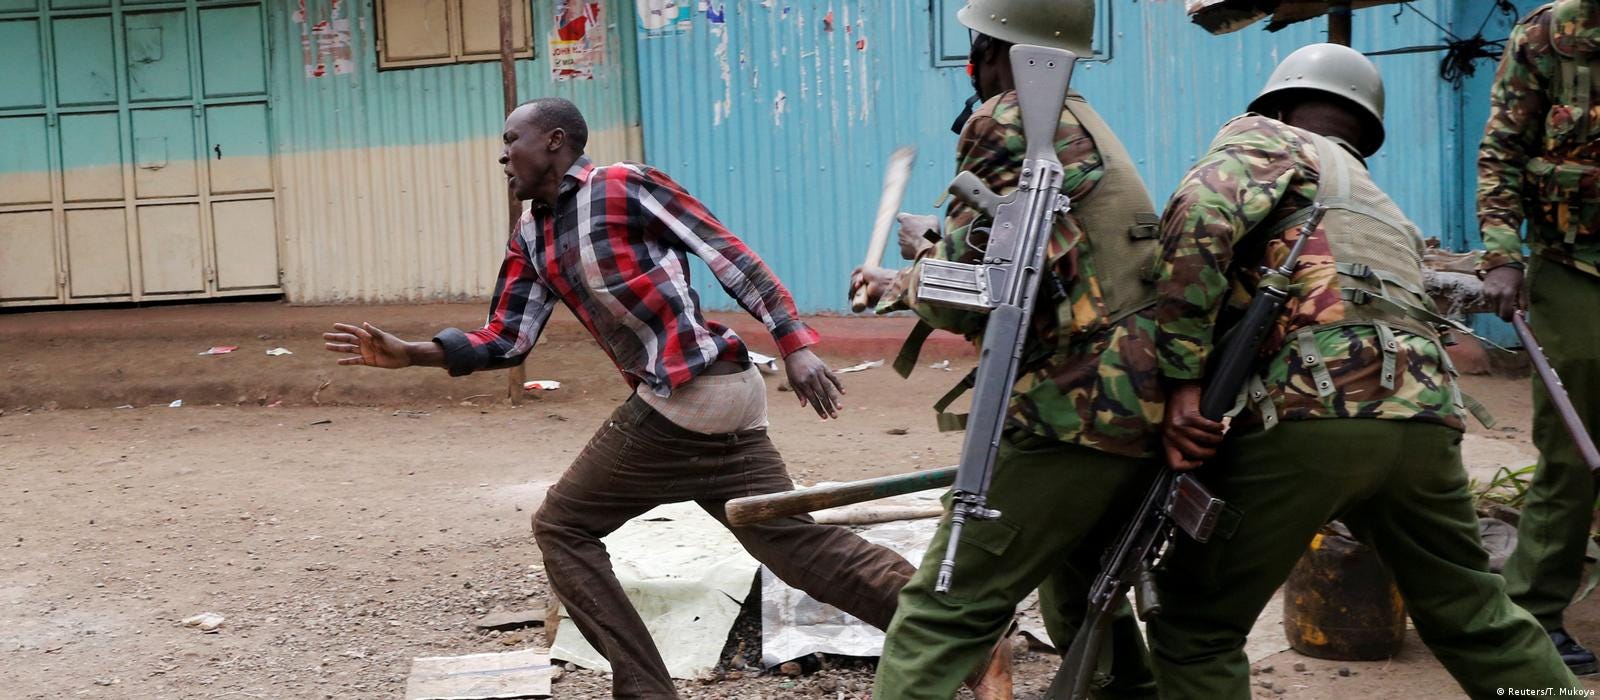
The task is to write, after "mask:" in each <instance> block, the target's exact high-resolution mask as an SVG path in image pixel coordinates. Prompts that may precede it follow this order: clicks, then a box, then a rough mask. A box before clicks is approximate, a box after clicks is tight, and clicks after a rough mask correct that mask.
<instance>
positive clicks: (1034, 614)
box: [761, 489, 1289, 667]
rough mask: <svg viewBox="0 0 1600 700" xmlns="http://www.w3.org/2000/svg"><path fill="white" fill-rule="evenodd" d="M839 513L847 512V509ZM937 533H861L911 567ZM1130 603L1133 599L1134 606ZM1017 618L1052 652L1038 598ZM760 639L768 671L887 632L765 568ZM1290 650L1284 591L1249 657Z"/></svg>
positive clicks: (892, 529)
mask: <svg viewBox="0 0 1600 700" xmlns="http://www.w3.org/2000/svg"><path fill="white" fill-rule="evenodd" d="M942 493H943V491H942V490H941V489H933V490H929V491H923V492H920V493H917V494H909V495H906V496H897V497H895V498H891V499H884V500H882V501H877V502H875V503H877V504H881V505H884V506H893V507H906V508H908V509H910V508H914V507H915V506H916V505H917V504H919V503H926V502H927V501H929V500H932V501H934V502H937V499H938V497H939V496H940V495H941V494H942ZM835 510H838V511H844V510H845V508H840V509H835ZM937 527H938V520H936V519H922V520H907V521H898V522H890V523H882V524H878V525H869V526H865V527H860V528H856V531H857V532H858V533H859V534H861V536H862V537H864V538H866V539H867V540H868V541H869V542H874V543H877V544H882V545H884V546H886V547H889V548H891V549H893V550H895V551H897V552H899V553H900V555H901V556H904V557H905V558H906V559H907V560H908V561H910V562H911V563H912V564H921V562H922V556H923V554H924V553H925V552H926V551H927V548H928V543H929V541H931V540H932V539H933V533H934V530H935V528H937ZM957 575H959V572H957ZM1131 598H1132V597H1131V595H1130V601H1131ZM1017 612H1018V615H1019V619H1018V622H1019V624H1020V626H1021V632H1022V634H1023V635H1026V636H1028V637H1031V638H1032V640H1033V641H1034V642H1035V643H1037V644H1039V645H1042V646H1045V647H1050V646H1051V643H1050V639H1049V637H1048V635H1047V634H1046V633H1045V629H1044V620H1043V618H1042V617H1041V615H1040V611H1039V596H1038V593H1037V592H1035V593H1032V594H1029V596H1028V597H1027V598H1026V599H1024V600H1023V601H1022V602H1021V603H1020V604H1018V606H1017ZM1139 626H1140V628H1141V630H1142V629H1143V627H1144V624H1143V623H1142V622H1141V623H1140V624H1139ZM761 635H762V649H761V663H762V665H764V666H767V667H772V666H777V665H779V664H781V663H783V662H785V661H790V660H793V659H797V658H800V657H802V656H806V655H808V654H813V653H816V652H822V653H825V654H843V655H847V656H878V655H880V654H882V652H883V633H882V632H879V631H878V630H877V629H875V628H873V627H872V626H871V625H868V624H866V623H864V622H861V621H860V620H857V619H856V618H854V617H851V616H850V615H847V614H845V613H844V612H843V611H841V610H839V609H838V608H835V607H833V606H831V605H824V604H822V603H819V602H817V601H816V600H814V599H812V598H811V596H808V595H806V594H805V593H802V592H800V591H798V590H796V589H794V588H792V587H790V586H789V585H788V584H786V583H784V582H782V581H780V580H778V577H776V576H774V575H773V574H772V572H771V571H770V570H768V569H767V568H766V567H762V568H761ZM1288 648H1289V642H1288V638H1287V636H1286V635H1285V633H1284V630H1283V593H1282V592H1281V591H1279V592H1278V593H1277V594H1275V595H1274V596H1273V597H1272V600H1270V601H1268V603H1267V605H1266V607H1265V608H1264V609H1263V610H1262V611H1261V615H1260V617H1258V618H1257V619H1256V623H1255V627H1254V628H1253V629H1252V630H1251V631H1250V637H1249V640H1248V642H1246V644H1245V652H1246V653H1247V654H1249V656H1250V658H1251V659H1253V660H1260V659H1264V658H1266V657H1268V656H1271V655H1273V654H1276V653H1278V652H1280V651H1283V650H1286V649H1288Z"/></svg>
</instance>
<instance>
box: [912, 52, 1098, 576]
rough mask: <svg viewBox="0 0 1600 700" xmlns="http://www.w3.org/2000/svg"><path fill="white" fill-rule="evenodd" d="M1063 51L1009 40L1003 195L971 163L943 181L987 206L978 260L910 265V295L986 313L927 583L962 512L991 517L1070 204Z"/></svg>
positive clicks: (1067, 68) (1068, 56)
mask: <svg viewBox="0 0 1600 700" xmlns="http://www.w3.org/2000/svg"><path fill="white" fill-rule="evenodd" d="M1077 58H1078V57H1077V56H1076V55H1075V54H1073V53H1072V52H1071V51H1066V50H1063V49H1054V48H1046V47H1042V46H1031V45H1026V44H1020V45H1017V46H1013V47H1011V72H1012V76H1013V77H1014V78H1015V81H1016V86H1017V106H1018V107H1019V108H1020V110H1021V113H1022V132H1023V138H1024V139H1025V141H1026V144H1027V152H1026V153H1025V154H1024V156H1023V161H1022V176H1021V177H1020V178H1019V179H1018V185H1017V189H1016V190H1015V191H1012V192H1010V193H1009V194H1007V195H1006V196H1004V197H1001V196H999V195H997V194H995V193H994V192H992V191H990V190H989V188H988V187H987V186H985V185H984V184H983V182H982V181H981V180H979V179H978V177H977V176H976V175H973V174H972V173H971V172H970V171H967V172H962V173H961V174H960V175H957V176H956V179H955V180H954V181H953V182H951V183H950V193H951V194H953V195H955V196H956V197H957V198H959V199H961V200H962V201H963V202H966V203H967V204H969V205H971V206H972V207H974V208H976V209H978V210H980V211H981V212H983V213H985V214H987V215H988V216H989V217H990V218H991V220H992V222H993V223H992V224H991V226H990V228H989V240H988V242H987V247H985V248H984V249H983V259H982V261H981V262H979V263H976V264H967V263H958V262H948V261H942V260H931V259H930V260H924V261H923V263H922V265H921V266H920V267H919V268H918V269H919V273H918V285H917V288H918V294H917V297H918V300H919V301H924V302H929V303H933V304H940V305H944V306H951V307H956V308H963V309H970V310H974V311H980V312H987V313H988V314H989V319H988V321H987V323H986V325H985V326H984V331H983V349H982V351H980V353H979V355H978V369H977V370H976V377H975V383H974V385H973V395H972V412H971V413H970V414H969V415H970V416H971V418H970V419H969V421H968V423H967V435H966V439H965V442H964V443H963V444H962V447H961V466H960V468H959V469H958V470H957V472H956V481H955V488H954V492H953V493H952V500H951V504H950V533H949V534H950V540H949V544H948V545H947V546H946V547H945V553H944V560H943V561H941V562H940V563H939V578H938V581H937V583H936V585H935V587H934V590H936V591H938V592H940V593H947V592H949V591H950V579H951V576H952V575H953V570H954V569H955V557H956V547H957V546H958V545H959V544H960V542H961V528H962V526H963V525H965V524H966V522H967V520H968V519H969V518H970V519H974V520H993V519H995V518H998V517H1000V512H999V511H997V510H993V509H991V508H988V507H987V505H986V501H987V498H988V493H989V482H990V479H991V477H992V476H993V474H994V462H995V455H996V453H997V452H998V451H999V449H1000V436H1001V433H1002V431H1003V430H1004V429H1005V424H1006V414H1007V407H1008V406H1009V405H1010V403H1011V387H1012V385H1013V384H1015V383H1016V379H1017V372H1018V370H1019V369H1020V367H1021V365H1022V349H1023V342H1024V341H1026V340H1027V337H1028V319H1029V318H1031V317H1032V315H1033V304H1034V300H1035V298H1036V297H1037V296H1038V294H1039V283H1040V280H1041V279H1042V276H1043V275H1045V274H1047V271H1046V270H1045V246H1046V245H1047V244H1048V243H1049V241H1050V234H1051V232H1052V231H1053V230H1054V226H1055V220H1056V217H1057V216H1061V215H1063V214H1065V213H1066V211H1067V207H1068V205H1069V202H1068V200H1067V197H1066V195H1064V194H1062V193H1061V179H1062V169H1061V160H1060V159H1059V158H1058V157H1057V156H1056V138H1055V137H1056V127H1057V125H1059V124H1060V122H1061V110H1062V107H1063V105H1064V104H1066V98H1067V85H1068V83H1069V82H1070V81H1071V80H1072V67H1073V62H1074V61H1076V60H1077Z"/></svg>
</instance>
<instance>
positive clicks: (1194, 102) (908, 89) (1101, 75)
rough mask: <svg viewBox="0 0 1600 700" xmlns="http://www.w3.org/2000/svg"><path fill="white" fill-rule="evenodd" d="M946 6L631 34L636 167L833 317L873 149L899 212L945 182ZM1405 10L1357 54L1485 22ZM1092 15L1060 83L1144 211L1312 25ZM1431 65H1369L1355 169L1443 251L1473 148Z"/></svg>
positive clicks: (858, 243) (949, 11)
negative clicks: (1069, 80)
mask: <svg viewBox="0 0 1600 700" xmlns="http://www.w3.org/2000/svg"><path fill="white" fill-rule="evenodd" d="M959 5H960V2H957V1H953V0H894V1H889V2H867V1H865V0H775V1H768V2H753V1H744V2H727V3H722V2H712V3H710V4H709V7H708V10H709V11H701V12H696V13H695V14H694V17H693V19H692V24H691V26H690V27H689V28H688V30H687V31H685V32H682V33H676V34H669V35H666V36H660V37H650V38H642V39H640V44H639V61H640V73H641V74H640V92H641V96H642V97H641V105H642V110H643V121H644V125H645V148H646V153H647V154H648V156H649V158H650V160H651V162H652V163H654V164H656V165H658V166H660V167H662V168H665V169H667V170H668V171H669V172H671V173H672V174H673V176H674V177H676V178H678V179H679V180H680V181H682V182H684V183H685V185H686V186H688V187H689V188H691V190H692V191H694V192H695V193H697V194H698V195H699V196H700V197H701V198H703V199H704V200H705V201H706V202H707V203H708V204H709V205H710V206H711V208H712V210H713V211H714V212H716V213H717V214H718V215H719V216H721V217H722V218H723V219H724V220H725V221H726V222H727V223H728V224H729V225H730V227H731V228H733V229H734V230H735V231H736V232H738V233H739V234H740V235H742V236H744V237H745V238H747V239H748V240H749V241H750V242H751V243H752V244H753V245H754V246H755V247H756V249H757V250H758V251H759V252H761V253H762V254H763V255H764V256H765V257H766V258H767V260H768V262H769V263H770V264H772V265H773V267H774V268H775V269H776V270H777V271H778V273H779V274H780V275H781V276H783V278H784V279H785V280H786V281H787V282H788V283H789V285H790V286H791V287H792V288H793V289H794V291H795V295H796V297H797V298H798V300H799V302H800V304H801V306H802V307H803V308H805V309H807V310H811V311H818V310H841V309H843V308H844V307H845V298H844V288H845V284H846V278H847V275H848V273H849V271H850V269H851V268H852V267H854V266H855V265H856V264H858V263H859V261H860V258H861V256H862V253H863V251H864V249H865V243H866V238H867V235H868V229H869V228H870V225H871V220H872V215H873V212H874V210H875V208H876V201H877V198H878V193H879V182H880V179H881V169H882V166H883V161H884V159H885V158H886V157H887V155H888V153H889V152H890V151H891V150H893V149H894V148H895V147H896V146H897V145H900V144H903V143H913V144H916V145H917V146H919V148H920V156H919V161H918V165H917V169H916V175H915V177H914V179H913V180H912V183H911V187H910V189H909V191H908V194H907V198H906V203H905V207H904V208H906V209H908V210H912V211H926V212H932V206H931V204H932V201H933V199H934V198H935V197H936V196H938V194H939V193H940V192H941V191H942V190H943V186H944V184H945V181H946V180H947V179H948V178H949V177H950V176H951V175H952V174H953V173H952V169H953V167H954V153H953V150H954V143H955V138H954V136H953V135H952V134H951V133H950V131H949V129H948V125H949V124H950V122H951V120H952V119H953V117H954V116H955V113H956V111H957V110H958V109H959V107H960V103H961V100H962V99H964V98H965V96H966V95H967V94H969V93H970V88H969V87H968V86H967V78H966V75H965V73H964V71H962V70H961V69H960V68H959V67H935V60H934V55H933V54H934V52H935V50H936V49H935V46H934V44H935V42H934V36H935V35H936V31H937V30H941V29H944V28H945V27H946V26H947V25H946V24H945V23H946V22H947V21H954V20H953V13H954V10H955V8H957V7H959ZM1413 6H1414V9H1415V10H1416V12H1413V11H1411V10H1401V9H1400V8H1399V7H1398V6H1396V7H1389V8H1376V9H1372V10H1365V11H1360V12H1358V13H1356V19H1355V23H1354V25H1355V26H1354V36H1355V42H1354V43H1355V46H1356V48H1358V49H1360V50H1363V51H1375V50H1380V49H1388V48H1396V47H1400V46H1414V45H1421V44H1439V43H1442V33H1441V32H1440V30H1439V29H1437V28H1435V27H1434V26H1432V25H1431V24H1429V23H1428V22H1427V21H1425V20H1424V19H1423V17H1422V15H1424V14H1425V15H1427V16H1429V17H1431V18H1434V19H1436V20H1437V21H1439V22H1440V23H1441V24H1444V25H1445V26H1446V27H1447V28H1449V27H1451V26H1453V23H1456V22H1464V21H1466V17H1467V16H1470V17H1471V22H1472V23H1473V25H1474V26H1475V25H1476V23H1477V21H1478V20H1481V19H1482V12H1481V11H1480V10H1475V9H1471V8H1480V9H1481V10H1486V9H1487V7H1486V4H1485V3H1478V2H1470V1H1469V0H1418V1H1417V2H1415V3H1413ZM1101 12H1102V16H1103V18H1104V19H1105V20H1106V21H1103V22H1102V23H1101V26H1102V27H1109V31H1108V32H1105V33H1102V35H1101V37H1100V39H1099V43H1100V44H1101V45H1102V46H1103V50H1105V51H1106V52H1107V54H1108V55H1107V56H1105V57H1103V60H1101V61H1097V62H1091V63H1086V64H1084V65H1082V66H1081V70H1080V71H1079V73H1078V75H1077V77H1076V78H1075V86H1076V87H1077V88H1078V89H1079V90H1080V91H1082V92H1083V93H1084V94H1086V95H1087V96H1088V97H1089V99H1090V100H1091V101H1092V102H1093V103H1094V104H1095V105H1096V106H1097V108H1098V109H1099V111H1100V112H1101V114H1102V115H1104V116H1105V118H1106V119H1107V120H1108V121H1109V122H1110V123H1111V125H1112V126H1113V128H1115V129H1116V130H1117V132H1118V134H1119V135H1120V136H1121V137H1122V139H1123V140H1124V141H1125V142H1126V144H1127V146H1128V148H1129V150H1130V151H1131V152H1132V154H1133V156H1134V157H1135V158H1136V159H1138V160H1139V166H1140V170H1141V172H1142V173H1143V174H1144V176H1145V179H1146V182H1147V184H1148V185H1149V186H1150V189H1151V192H1152V194H1153V195H1154V196H1155V197H1157V199H1158V201H1159V200H1160V199H1161V198H1164V197H1166V196H1167V194H1168V193H1170V191H1171V189H1172V187H1173V185H1174V184H1175V182H1176V180H1177V179H1178V177H1180V176H1181V175H1182V173H1183V172H1184V171H1185V170H1186V169H1187V168H1188V166H1189V165H1190V164H1191V163H1192V161H1193V160H1194V159H1195V158H1196V157H1197V156H1198V155H1199V154H1200V153H1202V152H1203V151H1204V149H1205V148H1206V146H1207V144H1208V143H1209V141H1210V139H1211V137H1212V135H1213V134H1215V132H1216V129H1217V127H1218V126H1220V125H1221V124H1222V123H1223V122H1224V121H1226V120H1227V119H1228V118H1230V117H1232V116H1234V115H1235V114H1237V113H1239V112H1240V111H1242V110H1243V108H1244V105H1245V104H1246V103H1247V102H1248V101H1249V99H1250V97H1251V96H1253V94H1254V93H1255V91H1256V90H1257V89H1259V87H1260V86H1261V84H1262V82H1263V81H1265V79H1266V76H1267V74H1268V73H1269V72H1270V71H1271V68H1272V66H1273V65H1274V64H1275V63H1276V62H1277V61H1278V59H1280V58H1281V57H1283V56H1284V55H1287V54H1288V53H1289V52H1290V51H1293V50H1294V49H1295V48H1297V47H1299V46H1301V45H1304V44H1307V43H1312V42H1315V41H1320V40H1322V38H1323V33H1322V24H1321V23H1320V22H1308V23H1303V24H1300V25H1296V26H1294V27H1291V28H1289V29H1286V30H1284V31H1282V32H1278V33H1268V32H1265V31H1263V30H1261V29H1259V28H1249V29H1246V30H1244V31H1241V32H1238V33H1235V34H1231V35H1226V36H1221V37H1216V36H1211V35H1209V34H1207V33H1206V32H1204V31H1203V30H1201V29H1199V28H1198V27H1195V26H1193V25H1192V24H1190V23H1189V21H1188V18H1187V16H1186V14H1185V13H1184V9H1183V3H1179V2H1127V1H1125V0H1115V1H1113V0H1102V1H1101ZM1419 13H1420V14H1419ZM830 16H831V22H825V21H824V18H826V17H830ZM1466 31H1468V33H1470V29H1468V30H1466ZM1495 38H1498V37H1495ZM1438 61H1439V54H1437V53H1429V54H1416V55H1409V56H1391V57H1383V58H1379V59H1377V62H1378V65H1379V67H1380V68H1381V69H1382V70H1383V72H1384V75H1385V79H1386V82H1387V87H1388V92H1389V94H1388V97H1389V114H1388V120H1387V122H1388V128H1389V145H1388V146H1387V147H1386V148H1385V149H1384V151H1383V152H1382V153H1380V154H1379V155H1378V156H1377V157H1376V158H1375V159H1374V160H1373V162H1372V169H1373V171H1374V173H1375V174H1376V176H1377V177H1378V178H1379V180H1380V182H1382V183H1383V184H1385V185H1386V186H1387V187H1388V188H1389V190H1390V191H1391V193H1392V194H1393V196H1394V197H1395V199H1396V200H1397V201H1399V203H1400V204H1401V206H1402V207H1404V208H1405V209H1406V211H1407V212H1408V213H1409V214H1410V215H1411V216H1412V217H1413V218H1414V219H1416V221H1417V223H1418V224H1419V225H1420V226H1421V227H1422V228H1423V230H1424V231H1426V232H1427V234H1428V235H1431V236H1439V237H1441V238H1442V239H1444V240H1446V241H1458V240H1461V231H1462V230H1463V228H1464V227H1466V226H1468V225H1470V224H1469V222H1470V220H1471V217H1470V216H1469V213H1470V212H1469V211H1468V210H1467V209H1466V208H1464V207H1465V206H1466V204H1464V200H1463V198H1462V188H1463V187H1464V186H1465V185H1464V184H1463V183H1464V180H1463V177H1462V176H1461V171H1462V169H1463V168H1467V169H1470V168H1471V159H1472V150H1469V149H1467V146H1466V142H1467V140H1466V139H1464V138H1463V137H1462V136H1461V134H1460V130H1461V129H1463V128H1465V127H1463V126H1462V125H1461V124H1460V123H1459V122H1458V121H1457V120H1456V119H1454V114H1455V113H1456V111H1457V110H1458V109H1459V108H1460V97H1459V95H1458V94H1457V93H1456V91H1455V88H1453V87H1452V86H1451V85H1450V84H1449V83H1448V82H1445V81H1443V80H1441V79H1440V77H1439V73H1438ZM1480 66H1481V67H1482V69H1483V70H1485V71H1492V70H1493V66H1492V65H1490V64H1489V63H1487V62H1485V63H1482V64H1480ZM1480 123H1481V122H1480ZM1473 148H1474V149H1475V145H1474V147H1473ZM892 255H893V254H892V253H891V257H892ZM699 279H700V280H701V282H702V286H705V279H706V278H705V276H704V275H702V276H701V277H700V278H699ZM709 298H710V299H712V300H715V301H718V302H722V303H727V300H726V299H725V297H723V296H721V295H720V294H713V295H711V296H710V297H709Z"/></svg>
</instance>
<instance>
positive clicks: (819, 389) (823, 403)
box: [783, 348, 844, 419]
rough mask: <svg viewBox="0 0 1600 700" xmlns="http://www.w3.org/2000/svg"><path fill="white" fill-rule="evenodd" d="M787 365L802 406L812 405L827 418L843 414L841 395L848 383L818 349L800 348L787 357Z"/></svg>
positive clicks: (791, 386)
mask: <svg viewBox="0 0 1600 700" xmlns="http://www.w3.org/2000/svg"><path fill="white" fill-rule="evenodd" d="M783 369H784V371H785V372H786V373H788V375H789V387H790V388H791V389H794V395H795V396H798V397H800V405H801V406H805V405H810V406H811V408H812V409H814V410H815V411H816V412H817V415H818V416H820V417H821V418H823V419H828V418H838V417H839V396H840V395H841V394H843V393H844V384H841V383H839V377H838V376H836V375H834V373H833V370H831V369H828V365H827V364H825V363H823V361H822V359H821V358H819V357H817V355H816V353H813V352H811V349H810V348H801V349H799V350H796V351H794V352H792V353H790V354H789V356H788V357H786V358H784V360H783Z"/></svg>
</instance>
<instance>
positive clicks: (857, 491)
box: [727, 467, 956, 525]
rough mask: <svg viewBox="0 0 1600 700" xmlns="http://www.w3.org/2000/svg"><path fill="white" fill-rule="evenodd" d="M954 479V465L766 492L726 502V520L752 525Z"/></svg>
mask: <svg viewBox="0 0 1600 700" xmlns="http://www.w3.org/2000/svg"><path fill="white" fill-rule="evenodd" d="M955 480H956V468H955V467H945V468H943V469H934V470H932V471H925V472H911V473H909V474H893V475H890V476H880V477H878V478H876V479H862V480H861V481H851V482H847V483H843V484H833V485H831V486H814V487H812V488H808V489H795V490H794V491H780V492H778V493H765V494H761V495H760V496H746V497H744V498H735V499H733V500H731V501H728V505H727V512H728V522H729V523H731V524H733V525H751V524H754V523H759V522H762V521H766V520H772V519H773V518H782V517H787V516H790V515H799V514H801V513H810V512H812V511H818V510H827V509H828V508H835V507H838V506H847V505H850V504H852V503H860V502H862V501H875V500H877V499H880V498H888V497H890V496H898V495H900V494H904V493H916V492H917V491H925V490H927V489H933V488H939V487H941V486H949V485H950V484H951V483H953V482H955Z"/></svg>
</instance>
